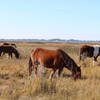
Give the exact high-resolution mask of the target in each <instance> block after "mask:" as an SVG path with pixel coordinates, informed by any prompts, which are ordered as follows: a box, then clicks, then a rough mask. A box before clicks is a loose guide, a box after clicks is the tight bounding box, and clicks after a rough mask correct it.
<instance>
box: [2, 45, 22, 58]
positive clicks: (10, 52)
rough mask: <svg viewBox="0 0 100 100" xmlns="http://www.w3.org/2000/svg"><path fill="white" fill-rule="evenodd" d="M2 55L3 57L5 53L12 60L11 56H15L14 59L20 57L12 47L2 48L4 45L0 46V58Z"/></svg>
mask: <svg viewBox="0 0 100 100" xmlns="http://www.w3.org/2000/svg"><path fill="white" fill-rule="evenodd" d="M2 53H3V55H4V54H5V53H7V54H8V55H9V56H10V57H11V58H12V55H13V54H14V55H15V57H16V58H17V59H18V58H19V56H20V54H19V52H18V51H17V50H16V49H15V48H14V47H12V46H9V45H8V46H4V45H2V46H0V56H1V55H2Z"/></svg>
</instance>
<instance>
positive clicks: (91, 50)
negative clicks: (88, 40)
mask: <svg viewBox="0 0 100 100" xmlns="http://www.w3.org/2000/svg"><path fill="white" fill-rule="evenodd" d="M99 55H100V46H99V45H94V46H90V45H83V46H82V47H81V48H80V61H84V59H85V58H87V57H90V58H91V57H93V58H94V61H97V58H98V56H99Z"/></svg>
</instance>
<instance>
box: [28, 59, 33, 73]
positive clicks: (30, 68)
mask: <svg viewBox="0 0 100 100" xmlns="http://www.w3.org/2000/svg"><path fill="white" fill-rule="evenodd" d="M28 64H29V75H31V74H32V66H33V64H32V59H31V57H30V58H29V63H28Z"/></svg>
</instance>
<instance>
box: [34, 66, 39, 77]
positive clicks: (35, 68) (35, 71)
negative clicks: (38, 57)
mask: <svg viewBox="0 0 100 100" xmlns="http://www.w3.org/2000/svg"><path fill="white" fill-rule="evenodd" d="M37 68H38V65H34V73H35V77H37Z"/></svg>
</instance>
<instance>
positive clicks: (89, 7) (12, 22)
mask: <svg viewBox="0 0 100 100" xmlns="http://www.w3.org/2000/svg"><path fill="white" fill-rule="evenodd" d="M5 38H6V39H10V38H13V39H23V38H25V39H27V38H31V39H36V38H37V39H52V38H60V39H79V40H100V0H0V39H5Z"/></svg>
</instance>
